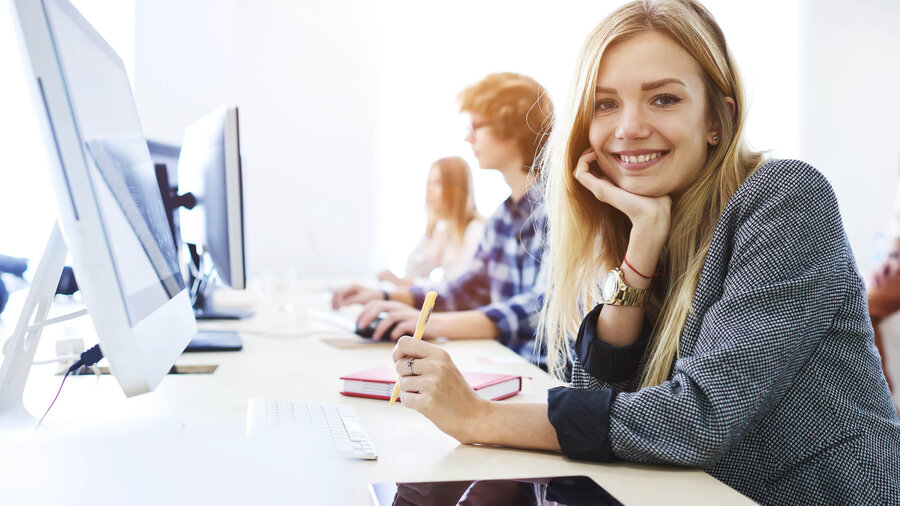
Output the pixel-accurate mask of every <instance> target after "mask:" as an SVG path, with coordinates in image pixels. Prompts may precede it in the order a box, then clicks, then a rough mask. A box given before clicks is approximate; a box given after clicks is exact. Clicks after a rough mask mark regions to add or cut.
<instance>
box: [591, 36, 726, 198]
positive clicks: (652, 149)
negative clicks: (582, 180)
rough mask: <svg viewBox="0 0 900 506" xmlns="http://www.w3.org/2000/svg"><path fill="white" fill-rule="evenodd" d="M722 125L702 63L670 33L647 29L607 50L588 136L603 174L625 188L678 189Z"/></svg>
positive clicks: (652, 192)
mask: <svg viewBox="0 0 900 506" xmlns="http://www.w3.org/2000/svg"><path fill="white" fill-rule="evenodd" d="M717 128H718V122H713V121H711V120H710V118H709V115H708V114H707V107H706V94H705V88H704V84H703V77H702V70H701V69H700V66H699V65H698V64H697V62H696V61H694V59H693V58H692V57H691V55H690V54H689V53H688V52H687V51H685V50H684V49H683V48H682V47H681V46H679V45H678V44H677V43H676V42H675V41H674V40H672V39H671V38H670V37H669V36H667V35H665V34H663V33H660V32H655V31H648V32H644V33H641V34H639V35H636V36H635V37H632V38H631V39H627V40H625V41H622V42H619V43H616V44H613V45H612V46H610V47H609V48H608V49H607V51H606V52H605V53H604V55H603V59H602V61H601V63H600V70H599V73H598V75H597V88H596V93H595V97H594V116H593V118H592V119H591V125H590V130H589V132H588V138H589V140H590V144H591V147H592V148H594V151H596V153H597V163H598V165H599V166H600V169H601V170H602V171H603V174H604V175H605V176H606V177H608V178H609V179H610V180H612V182H613V183H615V184H616V185H617V186H619V187H620V188H622V189H623V190H625V191H628V192H631V193H635V194H638V195H646V196H652V197H659V196H662V195H668V194H674V195H678V194H680V193H681V192H683V191H684V190H685V189H686V188H687V187H688V186H690V184H691V183H692V182H693V181H694V180H695V179H696V178H697V175H698V174H699V172H700V170H701V169H702V168H703V165H704V164H705V163H706V154H707V146H708V145H710V144H713V143H715V142H717V141H716V140H713V135H718V131H717V130H715V129H717Z"/></svg>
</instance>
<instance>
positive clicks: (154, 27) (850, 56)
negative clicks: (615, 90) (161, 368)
mask: <svg viewBox="0 0 900 506" xmlns="http://www.w3.org/2000/svg"><path fill="white" fill-rule="evenodd" d="M74 3H75V5H76V6H77V7H78V8H79V9H81V10H82V12H83V13H84V14H85V16H86V17H87V18H88V20H89V21H90V22H91V23H93V24H94V26H95V27H97V29H98V31H99V32H100V33H101V34H102V35H103V36H104V37H106V38H107V40H109V41H110V43H111V45H112V46H113V47H114V48H115V49H116V50H117V51H118V52H119V53H120V55H121V56H122V58H123V60H124V62H125V64H126V67H127V68H128V69H129V72H130V75H131V78H132V82H133V83H134V87H135V96H136V101H137V105H138V110H139V113H140V114H141V118H142V122H143V125H144V128H145V132H146V135H147V136H148V137H149V138H153V139H157V140H163V141H168V142H174V143H178V142H180V139H181V136H182V134H183V131H184V128H185V126H187V125H188V124H189V123H191V122H192V121H194V120H195V119H197V118H198V117H200V116H202V115H203V114H205V113H206V112H208V111H209V110H211V109H213V108H215V107H216V106H218V105H219V104H222V103H230V104H235V105H237V106H239V107H240V115H241V117H240V119H241V129H242V130H241V141H242V150H243V156H244V161H245V165H244V169H245V189H246V200H245V205H246V207H245V214H246V222H247V247H248V264H249V273H250V275H251V276H254V275H258V274H260V273H261V272H262V271H264V270H276V271H278V270H286V269H288V268H296V269H297V270H298V272H299V273H301V274H302V275H306V276H334V275H365V274H372V273H374V272H376V271H377V270H378V269H380V268H382V267H385V266H389V267H392V268H394V269H396V270H400V269H401V268H402V266H403V264H404V261H405V256H406V254H407V252H408V251H409V250H410V249H411V248H412V246H413V245H414V244H415V242H416V241H417V240H418V238H419V236H420V235H421V232H422V229H423V227H424V217H423V212H422V209H423V206H424V185H425V178H426V174H427V170H428V167H429V166H430V164H431V162H432V161H433V160H435V159H437V158H440V157H443V156H448V155H462V156H463V157H464V158H466V159H467V160H468V161H469V163H470V164H471V165H472V167H473V169H474V170H475V188H476V202H477V204H478V207H479V210H480V211H481V212H482V213H483V214H490V213H491V211H492V210H493V209H494V208H495V207H496V206H497V205H498V204H499V203H500V202H501V201H502V200H503V199H504V198H505V197H506V196H507V190H506V187H505V185H504V184H503V181H502V179H501V178H500V177H499V175H497V174H495V173H489V172H483V171H479V170H478V168H477V164H476V163H475V160H474V159H473V157H472V156H471V153H470V151H469V148H468V145H467V144H465V143H464V142H463V141H462V138H463V135H464V123H463V122H462V120H461V117H460V116H459V115H458V114H457V106H456V105H455V97H456V94H457V93H458V92H459V90H461V89H462V88H463V87H465V86H466V85H468V84H471V83H473V82H475V81H477V80H478V79H480V78H481V77H483V76H484V75H485V74H487V73H489V72H496V71H515V72H521V73H525V74H528V75H531V76H533V77H535V78H536V79H537V80H538V81H539V82H541V83H542V84H544V85H545V86H546V87H547V88H548V90H549V92H550V95H551V97H552V98H553V99H554V101H555V102H557V103H558V104H561V103H562V101H563V100H564V98H565V94H566V92H567V87H568V82H569V78H570V75H571V72H572V65H573V63H574V60H575V57H576V55H577V52H578V50H579V47H580V45H581V43H582V41H583V39H584V38H585V36H586V35H587V33H588V31H589V30H590V29H591V28H592V27H593V26H594V25H595V24H596V22H597V21H599V19H600V18H601V17H602V16H603V15H605V14H606V13H607V12H609V11H610V10H611V9H613V8H614V7H615V6H617V5H619V3H620V2H619V1H597V0H593V1H586V0H572V1H568V2H557V3H550V2H538V1H534V0H522V1H517V2H512V1H509V2H507V1H504V2H499V1H498V2H476V1H473V0H460V1H457V2H453V3H452V4H448V3H445V2H413V1H409V0H397V1H392V2H384V1H375V0H332V1H325V0H310V1H304V2H295V1H289V0H265V1H256V2H249V1H245V0H223V1H215V2H213V1H209V0H207V1H200V0H76V1H75V2H74ZM706 5H707V7H709V9H710V10H711V11H712V12H713V14H714V15H715V16H716V17H717V19H718V20H719V22H720V24H721V25H722V27H723V30H724V31H725V34H726V36H727V37H728V40H729V44H730V45H731V48H732V51H733V52H734V54H735V56H736V58H737V61H738V62H739V64H740V66H741V69H742V71H743V74H744V78H745V80H746V83H747V85H748V90H749V98H750V112H749V127H748V135H749V139H750V141H751V143H752V144H753V145H754V147H756V148H758V149H766V150H770V153H771V154H772V155H773V156H781V157H792V158H800V159H803V160H806V161H808V162H810V163H812V164H813V165H815V166H816V167H817V168H819V169H820V170H821V171H822V172H823V173H824V174H825V175H826V176H827V177H828V178H829V179H830V180H831V181H832V183H833V185H834V187H835V190H836V192H837V194H838V198H839V202H840V205H841V211H842V213H843V216H844V223H845V227H846V229H847V233H848V236H849V239H850V242H851V245H852V246H853V249H854V251H855V253H856V257H857V261H858V263H859V264H860V267H861V269H862V270H864V271H866V270H868V269H870V268H871V267H873V266H874V265H875V262H876V260H877V257H878V255H879V247H883V245H884V242H885V241H884V238H883V234H884V231H885V230H886V228H887V226H888V221H889V214H890V208H891V205H892V201H893V198H894V193H895V189H896V185H897V176H898V166H900V127H898V124H897V118H898V117H900V100H898V99H897V98H896V88H897V83H898V82H900V36H898V35H897V33H898V32H900V30H897V29H896V27H897V26H900V4H898V3H897V2H894V1H891V0H860V1H856V2H853V3H850V2H844V1H840V0H824V1H818V0H817V1H812V0H806V1H802V0H795V1H774V0H764V1H758V2H754V3H753V4H752V7H749V6H750V4H748V3H746V2H729V1H728V0H710V1H707V2H706ZM635 64H636V65H639V62H636V63H635ZM21 65H22V64H21V61H20V57H19V53H18V50H17V48H16V47H15V37H14V36H13V25H12V22H11V18H10V13H9V11H8V7H7V6H4V9H3V10H0V69H2V71H0V153H2V156H0V253H7V254H13V255H23V256H31V257H35V256H38V255H39V254H40V251H41V249H42V247H43V242H44V240H45V239H46V236H47V234H48V233H49V229H50V226H51V223H52V220H53V216H54V212H55V211H54V203H53V198H52V195H50V186H49V184H48V180H47V176H46V174H45V168H44V166H43V165H44V163H45V162H44V159H43V148H42V147H41V140H40V138H39V137H38V133H37V127H36V124H35V118H34V114H33V109H32V106H31V104H30V102H29V100H30V98H29V97H28V96H27V93H26V88H25V81H24V79H25V78H24V73H23V72H22V66H21Z"/></svg>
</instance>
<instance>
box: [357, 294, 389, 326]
mask: <svg viewBox="0 0 900 506" xmlns="http://www.w3.org/2000/svg"><path fill="white" fill-rule="evenodd" d="M383 312H384V302H383V301H380V300H373V301H371V302H367V303H366V305H365V306H363V309H362V311H360V312H359V316H357V317H356V325H357V326H358V327H359V328H365V327H368V326H369V324H370V323H372V320H374V319H375V318H376V317H377V316H378V315H379V314H381V313H383Z"/></svg>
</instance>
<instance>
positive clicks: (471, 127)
mask: <svg viewBox="0 0 900 506" xmlns="http://www.w3.org/2000/svg"><path fill="white" fill-rule="evenodd" d="M493 124H494V123H493V122H492V121H473V122H472V123H470V124H469V130H468V133H469V135H472V134H474V133H475V132H476V131H477V130H478V129H480V128H484V127H486V126H491V125H493Z"/></svg>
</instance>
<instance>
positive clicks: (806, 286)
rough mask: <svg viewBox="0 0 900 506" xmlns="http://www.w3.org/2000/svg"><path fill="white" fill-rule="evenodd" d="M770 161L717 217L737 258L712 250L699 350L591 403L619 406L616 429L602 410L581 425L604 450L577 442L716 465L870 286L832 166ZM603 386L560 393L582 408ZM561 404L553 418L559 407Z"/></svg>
mask: <svg viewBox="0 0 900 506" xmlns="http://www.w3.org/2000/svg"><path fill="white" fill-rule="evenodd" d="M764 169H765V167H762V168H760V169H759V170H757V172H756V173H755V174H754V176H751V178H752V179H753V181H752V183H751V181H750V180H748V182H747V183H745V185H743V186H742V187H741V188H740V189H739V190H738V192H737V193H736V194H735V196H734V197H733V198H732V200H731V202H729V205H728V206H727V207H726V210H725V212H724V213H723V216H722V218H721V219H720V222H719V224H718V225H717V233H716V234H715V236H714V238H713V246H712V247H711V248H710V251H711V252H712V251H716V252H719V253H717V254H720V255H722V256H724V257H726V258H719V260H721V261H711V260H710V258H709V257H708V258H707V261H706V266H705V267H704V271H703V274H702V275H701V281H700V284H699V285H698V291H697V293H696V294H695V297H694V301H693V303H694V305H695V307H705V308H707V309H706V310H705V311H703V312H702V313H700V314H697V315H692V316H690V317H689V318H688V324H687V325H686V328H687V327H688V326H692V327H694V326H697V325H699V329H698V330H697V332H696V336H697V337H696V342H695V344H694V346H693V349H692V350H691V352H690V354H689V355H686V356H683V357H681V358H680V359H678V360H676V362H675V364H674V367H673V371H672V373H671V376H670V378H671V379H670V380H669V381H666V382H664V383H662V384H661V385H657V386H655V387H648V388H643V389H641V390H638V391H636V392H619V393H618V394H617V395H616V396H615V397H614V398H610V397H611V396H606V397H604V399H602V400H604V401H606V402H608V403H609V404H608V405H609V408H608V411H607V412H606V413H605V414H604V413H603V412H602V409H601V410H599V411H598V410H596V409H594V410H591V411H592V412H596V413H595V416H597V417H601V418H602V417H604V416H608V421H609V423H608V430H604V428H605V427H607V425H606V424H605V423H604V420H602V419H601V420H598V419H595V420H592V421H591V425H590V426H589V425H587V424H585V425H583V426H582V429H581V430H580V432H578V437H579V438H581V439H582V440H583V442H582V444H581V446H584V447H587V446H588V445H587V444H586V443H585V441H588V440H590V441H592V445H593V447H594V448H595V451H594V453H593V454H589V455H585V454H583V453H580V452H579V451H578V450H577V448H578V446H579V445H578V442H577V441H566V443H567V444H566V445H563V444H562V443H563V440H562V439H560V442H561V446H563V451H564V452H565V453H567V454H569V455H570V456H577V458H586V459H591V460H609V459H610V457H611V454H613V455H615V457H618V458H620V459H624V460H631V461H637V462H646V463H671V464H679V465H687V466H696V467H703V468H706V467H710V466H712V465H714V464H715V463H716V462H717V461H718V460H719V459H720V458H721V457H722V456H723V455H725V454H726V453H727V452H728V451H729V450H730V449H731V448H732V447H733V446H734V445H735V444H736V443H738V442H739V441H741V440H742V439H743V438H744V436H745V435H746V434H747V433H748V432H749V431H750V430H751V429H752V428H753V427H754V426H755V424H756V423H757V422H758V421H759V420H761V419H762V418H763V417H765V416H766V414H767V413H769V412H770V411H771V410H772V409H773V408H774V407H775V406H776V405H777V404H778V403H779V401H780V400H781V399H782V398H784V396H785V395H786V392H787V391H788V390H789V389H790V388H791V384H792V383H793V381H794V378H795V377H796V376H797V374H798V372H799V371H800V370H801V368H802V367H803V365H804V364H805V362H806V360H807V359H808V358H809V356H810V355H811V354H812V352H813V350H815V348H816V346H817V345H818V344H819V343H820V342H821V340H822V339H823V337H824V336H825V334H826V333H827V331H828V329H829V328H830V326H831V322H832V320H833V318H834V315H835V314H836V312H837V310H838V308H839V307H840V306H841V305H842V304H843V302H844V301H845V299H846V298H847V297H848V296H849V294H850V293H852V290H858V289H860V288H859V279H858V275H857V274H856V271H855V268H854V267H853V265H852V257H850V255H849V246H848V245H847V242H846V236H845V235H844V232H843V226H842V224H841V219H840V214H839V212H838V207H837V200H836V198H835V196H834V192H833V191H832V189H831V186H830V185H829V184H828V182H827V181H826V180H825V178H824V177H822V175H821V174H819V173H818V172H817V171H816V170H815V169H813V168H811V167H809V166H805V165H804V166H803V167H801V168H800V170H797V171H791V172H790V173H786V172H785V171H778V170H764ZM720 229H721V230H720ZM720 232H722V233H720ZM715 270H720V271H721V272H711V271H715ZM704 279H711V280H714V282H706V283H704ZM560 395H561V394H560V393H551V397H555V396H560ZM596 396H597V393H596V392H591V391H587V390H572V391H571V392H570V393H568V394H566V395H565V399H564V401H565V402H562V403H560V402H558V401H557V403H556V404H559V405H561V406H565V408H566V409H567V410H569V411H570V412H576V411H577V410H578V409H579V408H577V407H575V406H573V405H575V404H579V403H580V404H583V405H587V404H590V403H597V402H598V400H599V399H597V398H596ZM579 397H582V399H580V400H579ZM601 408H602V406H601ZM580 409H582V410H584V411H586V410H588V409H589V408H587V407H582V408H580ZM550 411H551V412H550V417H551V421H553V419H554V416H559V415H558V414H557V415H555V414H554V413H553V409H552V407H551V410H550ZM558 435H559V434H558ZM602 442H607V443H608V444H609V448H611V450H612V451H611V452H606V451H603V449H604V448H605V445H604V444H601V443H602ZM566 446H568V447H569V448H570V449H571V451H567V449H566Z"/></svg>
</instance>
